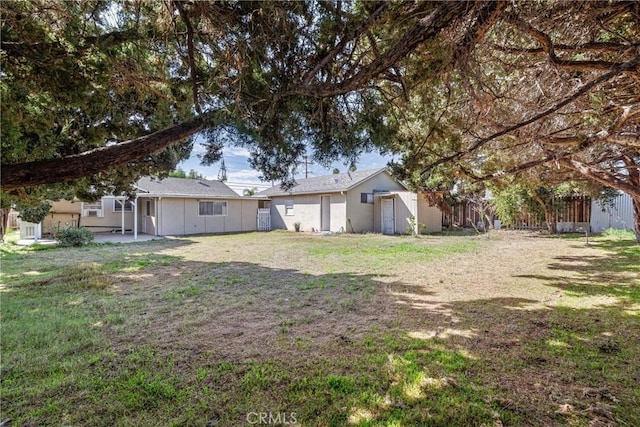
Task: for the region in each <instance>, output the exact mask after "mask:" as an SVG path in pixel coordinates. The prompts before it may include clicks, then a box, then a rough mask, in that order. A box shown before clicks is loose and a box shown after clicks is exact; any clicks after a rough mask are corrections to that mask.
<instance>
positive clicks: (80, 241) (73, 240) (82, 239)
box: [59, 227, 94, 246]
mask: <svg viewBox="0 0 640 427" xmlns="http://www.w3.org/2000/svg"><path fill="white" fill-rule="evenodd" d="M93 237H94V236H93V233H92V232H91V231H89V230H88V229H87V228H84V227H71V228H67V229H66V230H64V231H63V232H62V233H61V234H60V239H59V241H60V246H84V245H87V244H89V243H90V242H91V241H92V240H93Z"/></svg>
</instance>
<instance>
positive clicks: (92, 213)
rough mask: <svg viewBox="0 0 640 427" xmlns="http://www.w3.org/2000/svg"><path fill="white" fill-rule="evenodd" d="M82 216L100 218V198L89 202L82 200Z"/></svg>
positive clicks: (101, 215)
mask: <svg viewBox="0 0 640 427" xmlns="http://www.w3.org/2000/svg"><path fill="white" fill-rule="evenodd" d="M82 216H85V217H94V218H102V217H103V216H104V215H103V214H102V200H99V201H97V202H90V203H86V202H83V203H82Z"/></svg>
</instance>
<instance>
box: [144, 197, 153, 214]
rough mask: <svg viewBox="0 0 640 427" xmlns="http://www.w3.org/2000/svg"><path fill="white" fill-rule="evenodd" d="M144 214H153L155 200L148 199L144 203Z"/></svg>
mask: <svg viewBox="0 0 640 427" xmlns="http://www.w3.org/2000/svg"><path fill="white" fill-rule="evenodd" d="M144 215H145V216H153V201H151V200H146V201H145V204H144Z"/></svg>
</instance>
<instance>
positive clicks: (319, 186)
mask: <svg viewBox="0 0 640 427" xmlns="http://www.w3.org/2000/svg"><path fill="white" fill-rule="evenodd" d="M385 170H386V169H385V168H379V169H368V170H362V171H354V172H346V173H338V174H333V175H324V176H316V177H313V178H306V179H298V180H296V185H294V186H293V187H292V188H291V189H290V190H288V191H284V190H283V189H282V188H280V187H279V186H276V187H271V188H267V189H266V190H263V191H261V192H260V193H258V195H260V196H267V197H269V196H284V195H288V194H314V193H335V192H338V191H347V190H350V189H351V188H353V187H355V186H356V185H358V184H360V183H361V182H363V181H366V180H367V179H369V178H371V177H373V176H375V175H378V174H379V173H382V172H384V171H385Z"/></svg>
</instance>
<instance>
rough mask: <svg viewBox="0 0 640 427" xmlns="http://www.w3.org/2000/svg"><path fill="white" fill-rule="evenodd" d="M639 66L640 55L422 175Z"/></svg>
mask: <svg viewBox="0 0 640 427" xmlns="http://www.w3.org/2000/svg"><path fill="white" fill-rule="evenodd" d="M638 64H640V55H637V56H636V57H634V58H633V59H631V60H629V61H627V62H624V63H622V64H620V65H618V66H616V67H614V68H613V69H612V70H611V71H609V72H608V73H605V74H602V75H601V76H599V77H597V78H595V79H593V80H591V81H589V82H588V83H586V84H584V85H582V87H580V89H578V90H577V91H575V92H574V93H573V94H572V95H571V96H568V97H567V98H565V99H563V100H562V101H560V102H558V103H556V104H554V105H552V106H551V107H549V108H547V109H546V110H544V111H542V112H540V113H538V114H536V115H534V116H533V117H531V118H529V119H527V120H524V121H522V122H520V123H517V124H515V125H513V126H509V127H507V128H505V129H503V130H501V131H499V132H496V133H494V134H492V135H490V136H487V137H485V138H480V139H478V140H477V141H476V142H475V143H473V144H472V145H471V146H470V147H469V148H467V149H466V150H462V151H458V152H456V153H454V154H451V155H449V156H446V157H443V158H441V159H438V160H436V161H435V162H433V163H431V164H429V165H427V166H426V167H425V168H423V169H422V171H421V173H422V174H424V173H426V172H427V171H428V170H430V169H433V168H435V167H436V166H438V165H441V164H443V163H448V162H451V161H453V160H457V159H459V158H461V157H462V156H464V155H466V154H470V153H473V152H474V151H476V150H478V149H479V148H481V147H483V146H484V145H486V144H487V143H489V142H490V141H493V140H494V139H496V138H499V137H501V136H504V135H507V134H509V133H511V132H514V131H516V130H518V129H520V128H522V127H525V126H527V125H530V124H532V123H535V122H537V121H538V120H540V119H543V118H545V117H547V116H549V115H550V114H553V113H555V112H556V111H558V110H560V109H561V108H563V107H565V106H566V105H569V104H571V103H572V102H573V101H575V100H576V99H578V98H580V97H581V96H582V95H584V94H586V93H588V92H589V91H590V90H591V89H593V88H594V87H596V86H598V85H599V84H602V83H604V82H606V81H608V80H611V79H612V78H614V77H616V76H617V75H619V74H620V73H622V72H624V71H626V70H629V69H632V68H634V67H637V66H638Z"/></svg>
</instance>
